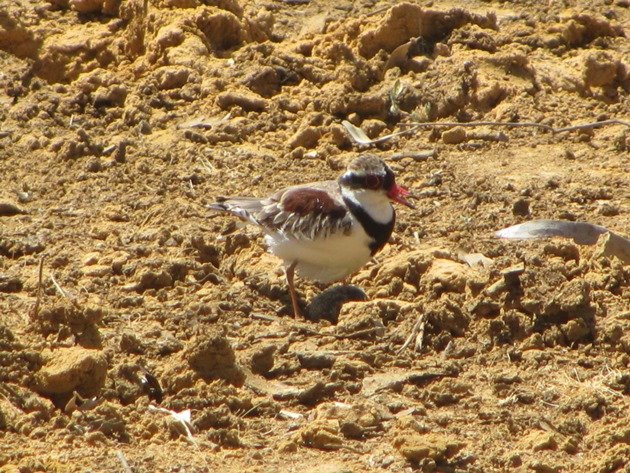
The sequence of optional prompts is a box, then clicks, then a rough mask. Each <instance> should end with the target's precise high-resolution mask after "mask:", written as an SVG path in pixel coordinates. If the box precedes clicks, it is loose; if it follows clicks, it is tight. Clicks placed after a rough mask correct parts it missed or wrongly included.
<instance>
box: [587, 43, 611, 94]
mask: <svg viewBox="0 0 630 473" xmlns="http://www.w3.org/2000/svg"><path fill="white" fill-rule="evenodd" d="M619 64H620V63H619V60H615V59H613V58H612V57H611V56H610V55H609V54H608V53H606V52H604V51H595V52H591V53H589V54H588V55H587V56H586V57H585V58H584V70H583V71H582V79H583V80H584V83H585V84H586V85H587V86H589V87H605V86H608V85H612V84H613V83H614V82H615V80H616V79H617V74H618V71H619V69H620V68H619Z"/></svg>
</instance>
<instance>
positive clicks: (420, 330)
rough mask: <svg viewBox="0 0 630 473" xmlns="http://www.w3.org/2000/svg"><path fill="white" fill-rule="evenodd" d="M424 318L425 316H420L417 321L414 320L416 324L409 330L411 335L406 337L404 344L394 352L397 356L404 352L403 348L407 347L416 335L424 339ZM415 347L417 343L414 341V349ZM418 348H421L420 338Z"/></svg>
mask: <svg viewBox="0 0 630 473" xmlns="http://www.w3.org/2000/svg"><path fill="white" fill-rule="evenodd" d="M425 318H426V314H421V315H420V316H419V317H418V320H416V323H415V324H414V326H413V328H412V329H411V333H410V334H409V336H408V337H407V340H405V343H403V346H402V347H400V349H399V350H398V351H397V352H396V354H397V355H400V354H401V353H402V352H403V351H404V350H405V348H407V347H408V346H409V344H410V343H411V340H413V339H414V338H415V337H416V335H418V336H420V337H424V323H425ZM417 346H418V341H416V347H417ZM420 348H422V338H421V339H420Z"/></svg>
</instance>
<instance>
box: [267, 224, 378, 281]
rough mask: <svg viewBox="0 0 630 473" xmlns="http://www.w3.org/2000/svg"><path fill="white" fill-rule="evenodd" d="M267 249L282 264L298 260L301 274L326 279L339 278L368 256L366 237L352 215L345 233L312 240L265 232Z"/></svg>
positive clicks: (307, 277)
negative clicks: (349, 225)
mask: <svg viewBox="0 0 630 473" xmlns="http://www.w3.org/2000/svg"><path fill="white" fill-rule="evenodd" d="M265 241H266V242H267V244H268V245H269V251H271V253H273V254H274V255H276V256H278V257H279V258H282V260H284V262H285V264H286V265H290V264H291V263H293V262H294V261H298V264H297V267H296V269H297V272H298V274H299V275H300V276H301V277H304V278H306V279H311V280H315V281H320V282H322V283H330V282H333V281H338V280H340V279H343V278H345V277H347V276H349V275H351V274H353V273H354V272H356V271H357V270H359V268H361V267H362V266H363V265H365V263H367V262H368V261H369V260H370V258H371V254H370V247H369V243H370V238H369V237H368V235H367V234H366V233H365V231H364V230H363V227H362V226H361V224H360V223H359V222H358V221H356V220H355V219H354V218H353V220H352V226H351V228H350V231H349V233H348V234H344V233H343V232H338V233H336V234H334V235H331V236H329V237H326V238H316V239H314V240H308V239H295V238H291V237H288V236H287V235H285V234H282V233H272V234H267V235H266V236H265Z"/></svg>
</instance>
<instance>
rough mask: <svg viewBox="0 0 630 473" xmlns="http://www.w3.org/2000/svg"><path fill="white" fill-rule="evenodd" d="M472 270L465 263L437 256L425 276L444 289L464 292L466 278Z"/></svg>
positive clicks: (427, 279)
mask: <svg viewBox="0 0 630 473" xmlns="http://www.w3.org/2000/svg"><path fill="white" fill-rule="evenodd" d="M471 272H472V270H471V269H470V268H469V267H468V266H467V265H465V264H462V263H458V262H457V261H451V260H447V259H441V258H436V259H435V260H434V261H433V263H432V264H431V267H430V268H429V269H428V270H427V272H426V274H425V275H424V278H425V280H426V281H428V282H430V283H431V284H432V285H436V284H437V285H439V286H440V287H441V289H443V290H444V291H449V292H464V290H465V288H466V280H467V279H468V277H469V276H470V274H471Z"/></svg>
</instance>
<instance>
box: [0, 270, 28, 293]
mask: <svg viewBox="0 0 630 473" xmlns="http://www.w3.org/2000/svg"><path fill="white" fill-rule="evenodd" d="M22 287H23V284H22V281H20V279H18V278H17V277H15V276H4V275H3V274H0V292H20V291H21V290H22Z"/></svg>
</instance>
